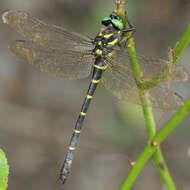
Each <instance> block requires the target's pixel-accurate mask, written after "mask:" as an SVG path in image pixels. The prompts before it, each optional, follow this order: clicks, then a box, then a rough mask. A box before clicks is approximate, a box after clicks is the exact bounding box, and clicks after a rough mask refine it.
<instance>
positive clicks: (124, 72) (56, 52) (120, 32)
mask: <svg viewBox="0 0 190 190" xmlns="http://www.w3.org/2000/svg"><path fill="white" fill-rule="evenodd" d="M2 20H3V22H4V23H5V24H8V25H9V26H10V27H12V28H13V29H15V30H16V31H17V32H18V33H20V34H21V35H22V36H23V37H24V38H25V40H16V41H14V42H13V43H12V44H11V45H10V46H9V48H10V50H11V51H12V52H13V53H14V54H15V55H17V56H18V57H20V58H22V59H24V60H25V61H26V62H28V63H29V64H32V65H34V66H35V67H37V68H38V69H39V70H41V71H43V72H47V73H50V74H54V75H56V76H57V77H62V78H66V79H80V78H85V77H87V76H89V75H90V73H92V77H91V81H90V84H89V88H88V90H87V94H86V96H85V99H84V101H83V104H82V108H81V111H80V114H79V116H78V119H77V121H76V125H75V127H74V130H73V133H72V137H71V140H70V143H69V147H68V151H67V154H66V158H65V161H64V164H63V166H62V168H61V172H60V179H61V181H62V183H65V181H66V179H67V177H68V175H69V173H70V170H71V165H72V160H73V153H74V150H75V149H76V146H77V144H78V140H79V135H80V133H81V129H82V126H83V121H84V119H85V116H86V114H87V110H88V108H89V105H90V102H91V100H92V98H93V95H94V92H95V90H96V87H97V85H98V84H99V82H100V80H101V81H102V83H103V85H104V86H105V87H106V88H107V89H108V90H110V91H111V92H112V93H113V94H114V95H115V96H117V97H118V98H119V99H121V100H127V101H130V102H133V103H136V104H139V105H142V104H143V103H142V101H141V99H140V97H139V96H138V87H137V85H136V81H135V79H134V76H133V71H132V69H131V68H130V60H129V55H128V54H127V52H126V51H125V49H124V48H122V47H123V46H122V41H123V39H124V36H125V34H126V33H131V34H132V33H134V32H135V30H136V29H135V27H134V25H133V24H131V22H130V21H129V20H128V19H127V21H128V24H129V27H128V28H127V29H125V28H124V24H123V22H122V20H121V18H120V17H119V16H118V15H117V14H115V13H112V14H111V15H109V16H107V17H105V18H103V19H102V21H101V24H102V29H101V30H100V31H99V32H98V34H97V36H96V37H95V38H94V39H90V38H89V37H86V36H84V35H81V34H78V33H75V32H72V31H70V30H67V29H65V28H63V27H60V26H55V25H51V24H46V23H44V22H43V21H41V20H39V19H37V18H35V17H33V16H30V15H29V14H28V13H26V12H23V11H14V10H9V11H6V12H4V13H3V14H2ZM137 58H138V60H139V64H140V67H141V70H142V80H144V81H151V80H152V78H153V77H154V76H155V75H156V74H158V73H159V72H161V71H162V70H163V69H164V68H166V67H167V66H168V61H167V60H162V59H156V58H147V57H146V56H143V55H137ZM170 79H171V81H184V80H186V79H187V73H186V70H185V69H184V67H183V66H181V65H176V66H175V68H174V69H173V72H172V73H171V76H170ZM162 82H167V81H164V80H163V81H162ZM148 93H149V97H150V101H149V103H148V104H146V106H151V107H155V108H160V109H162V104H163V100H164V97H165V89H164V88H163V87H162V86H161V85H160V84H158V85H156V86H155V87H154V88H150V89H149V90H148ZM182 103H183V102H182V100H181V98H179V97H178V96H176V93H174V92H172V91H169V92H168V101H167V103H166V104H165V105H164V109H167V110H175V109H177V108H178V107H179V106H180V105H181V104H182Z"/></svg>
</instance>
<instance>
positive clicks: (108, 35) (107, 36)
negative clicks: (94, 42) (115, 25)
mask: <svg viewBox="0 0 190 190" xmlns="http://www.w3.org/2000/svg"><path fill="white" fill-rule="evenodd" d="M111 36H113V33H111V34H105V35H104V38H109V37H111Z"/></svg>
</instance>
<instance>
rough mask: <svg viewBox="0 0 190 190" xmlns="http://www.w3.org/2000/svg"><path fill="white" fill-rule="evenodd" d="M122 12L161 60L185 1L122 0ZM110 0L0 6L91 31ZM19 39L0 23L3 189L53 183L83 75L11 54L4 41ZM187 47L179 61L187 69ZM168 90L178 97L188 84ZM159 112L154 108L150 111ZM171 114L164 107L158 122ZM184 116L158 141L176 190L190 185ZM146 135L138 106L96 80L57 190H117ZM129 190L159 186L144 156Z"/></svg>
mask: <svg viewBox="0 0 190 190" xmlns="http://www.w3.org/2000/svg"><path fill="white" fill-rule="evenodd" d="M126 7H127V11H128V16H129V18H130V20H131V21H133V23H134V24H135V25H136V28H137V32H136V34H135V42H136V48H137V50H138V52H140V53H141V54H145V55H147V56H156V57H163V58H165V59H167V53H168V47H170V46H174V45H175V43H176V41H177V40H178V39H179V38H180V36H181V35H182V34H183V32H184V30H185V27H186V25H187V23H188V22H189V21H190V2H189V1H188V0H159V1H157V0H144V1H137V0H130V1H128V2H127V4H126ZM114 8H115V6H114V0H96V1H94V0H1V1H0V11H3V10H7V9H14V10H24V11H26V12H29V13H30V14H31V15H33V16H35V17H38V18H40V19H42V20H44V21H45V22H48V23H52V24H57V25H60V26H64V27H66V28H68V29H71V30H73V31H75V32H80V33H83V34H86V35H88V36H90V37H92V38H93V37H95V35H96V34H97V32H98V30H99V28H100V26H101V24H100V20H101V18H103V17H105V16H107V15H109V14H110V13H111V12H112V11H113V9H114ZM15 39H22V37H21V36H20V35H18V34H17V33H16V32H15V31H14V30H12V29H11V28H10V27H8V26H7V25H5V24H3V23H2V22H1V23H0V147H1V148H3V149H4V150H5V152H6V153H7V156H8V161H9V163H10V176H9V189H14V190H17V189H19V190H22V189H27V190H36V189H46V190H48V189H49V190H50V189H51V190H52V189H61V187H60V185H59V182H58V180H57V179H58V174H59V170H60V167H61V165H62V162H63V160H64V157H65V154H66V151H67V146H68V143H69V140H70V136H71V132H72V129H73V127H74V125H75V122H76V119H77V116H78V113H79V111H80V107H81V104H82V101H83V98H84V96H85V94H86V91H87V88H88V83H89V79H90V78H87V79H83V80H78V81H74V80H70V81H69V80H64V79H60V78H56V77H54V76H51V75H49V74H46V73H42V72H40V71H38V70H36V69H35V68H33V67H32V66H30V65H28V64H25V63H24V61H23V60H21V59H19V58H17V57H16V56H15V55H13V54H12V53H11V52H10V51H9V49H8V44H10V43H11V41H13V40H15ZM189 52H190V48H187V49H186V50H185V52H184V54H183V57H182V58H181V59H180V62H181V63H183V64H184V65H185V66H186V67H187V69H188V64H190V61H189V59H190V53H189ZM172 88H175V90H176V91H177V92H178V93H180V94H181V96H182V97H184V98H186V97H187V96H188V95H189V94H190V86H189V84H188V81H187V82H186V83H184V84H183V83H178V85H177V86H175V85H174V86H173V87H172ZM154 113H155V118H156V119H157V120H158V118H159V113H160V111H159V110H154ZM172 114H173V113H171V112H166V113H165V114H164V118H163V120H162V122H161V124H160V126H162V124H164V123H165V122H166V121H167V120H168V119H169V118H170V117H171V116H172ZM189 123H190V119H189V117H187V118H186V120H185V121H184V122H183V123H181V124H180V126H178V128H177V129H176V130H175V131H174V132H173V133H172V134H171V135H170V136H169V137H168V138H167V139H166V141H165V142H164V143H163V144H162V148H163V152H164V155H165V157H166V160H167V163H168V166H169V169H170V171H171V174H172V177H173V178H174V180H175V182H176V185H177V187H178V188H179V189H180V190H182V189H183V190H189V189H190V180H189V179H190V128H189V126H190V124H189ZM146 141H147V137H146V132H145V124H144V120H143V117H142V111H141V107H139V106H136V105H134V104H131V103H127V102H119V101H118V100H117V98H115V97H113V96H112V95H111V94H110V93H109V92H108V91H107V90H105V88H104V87H103V86H102V85H100V86H99V87H98V89H97V92H96V95H95V98H94V99H93V102H92V104H91V106H90V109H89V112H88V114H87V118H86V120H85V122H84V128H83V132H82V134H81V138H80V145H79V147H78V150H77V151H76V152H75V157H74V162H73V167H72V174H71V176H70V177H69V179H68V181H67V183H66V185H65V189H78V190H80V189H81V190H87V189H90V190H97V189H99V190H101V189H102V190H103V189H109V190H115V189H119V187H120V185H121V184H122V182H123V180H124V179H125V177H126V176H127V173H128V172H129V165H128V159H130V160H135V159H137V157H138V155H139V154H140V153H141V151H142V150H143V147H144V146H145V144H146ZM132 189H139V190H147V189H150V190H152V189H154V190H160V189H162V190H164V189H165V188H164V186H163V185H162V183H161V181H160V178H159V175H158V174H157V171H156V169H155V168H154V167H153V164H152V162H151V161H150V162H149V163H148V164H147V165H146V167H145V168H144V169H143V171H142V173H141V174H140V176H139V177H138V179H137V181H136V183H135V184H134V186H133V188H132Z"/></svg>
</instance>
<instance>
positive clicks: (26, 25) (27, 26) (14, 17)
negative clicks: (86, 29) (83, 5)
mask: <svg viewBox="0 0 190 190" xmlns="http://www.w3.org/2000/svg"><path fill="white" fill-rule="evenodd" d="M2 20H3V22H4V23H6V24H8V25H10V26H11V27H12V28H14V29H15V30H16V31H17V32H19V33H20V34H22V35H23V36H24V37H25V38H26V39H28V40H30V41H32V42H35V43H38V44H39V45H41V46H44V47H46V48H52V49H58V50H59V49H66V48H67V49H73V48H74V49H75V50H76V51H84V50H91V49H92V48H93V45H92V43H91V40H90V39H89V38H87V37H85V36H83V35H80V34H77V33H73V32H70V31H68V30H66V29H64V28H62V27H59V26H55V25H50V24H45V23H44V22H42V21H40V20H38V19H36V18H34V17H32V16H30V15H29V14H27V13H25V12H21V11H12V10H10V11H6V12H4V13H3V14H2Z"/></svg>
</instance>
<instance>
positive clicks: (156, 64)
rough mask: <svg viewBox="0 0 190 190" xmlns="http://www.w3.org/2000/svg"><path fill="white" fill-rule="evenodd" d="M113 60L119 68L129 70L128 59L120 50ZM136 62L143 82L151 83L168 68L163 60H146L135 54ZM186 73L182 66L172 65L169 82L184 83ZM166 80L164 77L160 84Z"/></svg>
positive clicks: (144, 57) (166, 62)
mask: <svg viewBox="0 0 190 190" xmlns="http://www.w3.org/2000/svg"><path fill="white" fill-rule="evenodd" d="M114 59H115V60H116V59H117V64H119V65H121V66H120V67H126V66H127V67H129V68H130V59H129V55H128V53H127V52H126V51H124V50H121V49H119V50H116V51H115V56H114ZM137 60H138V63H139V65H140V68H141V71H142V76H143V77H142V80H144V81H151V80H152V78H153V77H155V76H156V75H157V74H159V73H160V72H162V71H163V70H164V69H166V68H168V67H169V62H168V61H166V60H163V59H156V58H148V57H146V56H143V55H140V54H137ZM187 73H188V72H187V71H186V69H185V68H184V67H183V66H181V65H177V64H174V65H173V67H172V72H171V74H170V80H171V81H185V80H187V78H188V74H187ZM167 80H168V78H167V77H166V78H165V79H164V80H162V81H160V82H167Z"/></svg>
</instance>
